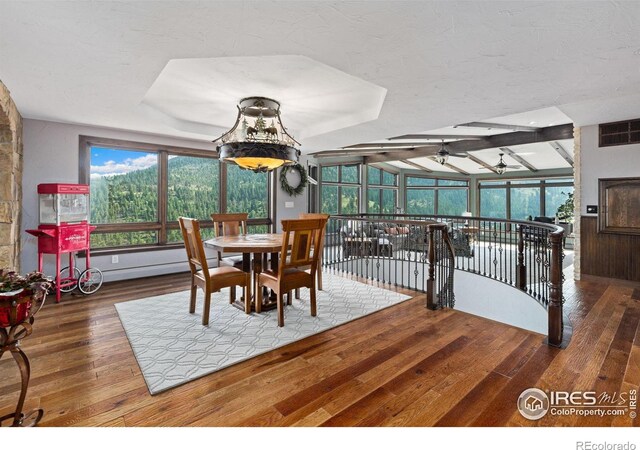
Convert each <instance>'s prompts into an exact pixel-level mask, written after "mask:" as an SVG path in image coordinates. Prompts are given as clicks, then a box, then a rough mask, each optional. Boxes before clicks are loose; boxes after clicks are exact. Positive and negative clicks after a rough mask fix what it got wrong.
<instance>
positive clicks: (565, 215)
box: [556, 192, 573, 223]
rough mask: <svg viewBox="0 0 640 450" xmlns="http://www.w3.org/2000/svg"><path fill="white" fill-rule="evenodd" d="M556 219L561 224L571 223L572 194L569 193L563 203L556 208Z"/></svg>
mask: <svg viewBox="0 0 640 450" xmlns="http://www.w3.org/2000/svg"><path fill="white" fill-rule="evenodd" d="M556 217H557V218H558V220H559V221H560V222H562V223H573V192H570V193H569V195H568V196H567V199H566V200H565V202H564V203H563V204H562V205H560V206H558V210H557V211H556Z"/></svg>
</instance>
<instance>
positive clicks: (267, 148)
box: [213, 97, 300, 172]
mask: <svg viewBox="0 0 640 450" xmlns="http://www.w3.org/2000/svg"><path fill="white" fill-rule="evenodd" d="M213 142H214V143H215V144H217V147H216V150H217V151H218V157H219V159H220V161H224V162H228V163H233V164H236V165H238V166H240V167H242V168H243V169H248V170H253V171H254V172H268V171H270V170H274V169H277V168H278V167H281V166H290V165H293V164H296V163H297V162H298V158H299V157H300V150H299V149H298V148H297V147H299V146H300V143H299V142H298V141H296V140H295V139H294V138H293V137H292V136H291V135H290V134H289V133H288V132H287V130H286V128H285V127H284V126H283V125H282V121H281V120H280V103H279V102H277V101H276V100H273V99H270V98H265V97H247V98H243V99H242V100H240V103H239V104H238V117H237V119H236V123H235V125H234V126H233V127H232V128H231V129H230V130H229V131H227V132H226V133H225V134H223V135H222V136H220V137H219V138H218V139H216V140H214V141H213Z"/></svg>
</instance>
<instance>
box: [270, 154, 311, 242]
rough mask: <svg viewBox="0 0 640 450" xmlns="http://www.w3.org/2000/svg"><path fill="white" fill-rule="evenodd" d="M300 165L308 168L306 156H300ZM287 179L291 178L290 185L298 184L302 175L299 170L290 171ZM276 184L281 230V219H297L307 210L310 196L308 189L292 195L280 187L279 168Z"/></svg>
mask: <svg viewBox="0 0 640 450" xmlns="http://www.w3.org/2000/svg"><path fill="white" fill-rule="evenodd" d="M300 165H302V166H303V167H304V168H305V169H306V168H307V158H306V157H305V156H301V157H300ZM287 180H289V185H290V186H294V187H295V186H297V185H298V183H299V182H300V176H299V175H298V173H297V172H294V171H291V170H290V171H289V173H288V176H287ZM276 185H277V186H278V187H277V193H276V231H278V232H279V231H281V230H282V226H281V225H280V221H281V220H282V219H297V218H298V215H299V214H300V213H304V212H307V205H308V197H307V194H308V192H307V189H305V190H304V192H303V193H302V194H300V195H298V196H290V195H289V194H287V193H286V192H285V191H283V190H282V188H281V187H280V171H279V170H278V171H277V173H276ZM287 203H293V205H288V206H287Z"/></svg>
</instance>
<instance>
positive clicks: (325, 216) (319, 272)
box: [287, 213, 331, 304]
mask: <svg viewBox="0 0 640 450" xmlns="http://www.w3.org/2000/svg"><path fill="white" fill-rule="evenodd" d="M329 217H331V216H330V215H329V214H320V213H300V215H298V218H299V219H324V220H326V221H327V222H328V221H329ZM326 232H327V230H326V227H325V228H323V229H322V235H321V236H320V247H319V248H318V252H319V253H320V254H319V255H318V270H317V271H316V279H317V283H316V287H317V288H318V290H319V291H322V290H323V289H322V254H323V252H324V238H325V234H326ZM313 251H314V252H315V251H316V249H315V248H314V249H313ZM309 269H311V267H306V268H305V270H309ZM296 298H297V299H299V298H300V289H296ZM287 303H288V304H291V296H290V295H287Z"/></svg>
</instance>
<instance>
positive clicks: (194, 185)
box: [80, 136, 271, 249]
mask: <svg viewBox="0 0 640 450" xmlns="http://www.w3.org/2000/svg"><path fill="white" fill-rule="evenodd" d="M80 152H81V155H80V156H81V157H80V161H81V166H80V174H81V176H80V178H81V180H82V181H83V182H86V183H89V184H90V188H91V222H92V223H93V224H95V225H97V226H98V228H97V229H96V231H95V232H94V233H93V234H92V236H91V246H92V248H95V249H101V248H102V249H104V248H111V247H117V248H121V247H138V246H150V247H151V246H158V247H160V246H165V245H168V244H177V243H179V242H181V241H182V236H181V233H180V229H179V225H178V217H180V216H188V217H193V218H196V219H199V220H201V221H202V222H201V226H202V235H203V238H205V239H208V238H210V237H213V228H212V225H213V224H212V222H211V218H210V217H209V216H210V214H212V213H215V212H226V211H228V212H240V211H242V212H248V213H249V223H250V225H251V227H253V228H256V227H259V228H256V229H258V230H264V231H266V229H267V225H269V224H270V223H271V220H270V218H269V217H270V211H269V189H268V188H269V184H268V176H267V175H266V174H264V173H262V174H255V173H253V172H250V171H245V170H242V169H240V168H239V167H237V166H227V165H226V164H220V163H219V162H218V160H217V158H216V154H215V153H213V152H211V151H206V150H193V149H186V148H177V147H164V146H155V145H152V144H143V143H136V142H124V143H123V142H121V141H115V140H111V139H101V138H89V137H84V136H82V137H81V141H80ZM223 183H225V188H226V189H222V185H223ZM223 192H226V196H224V195H221V193H223Z"/></svg>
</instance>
